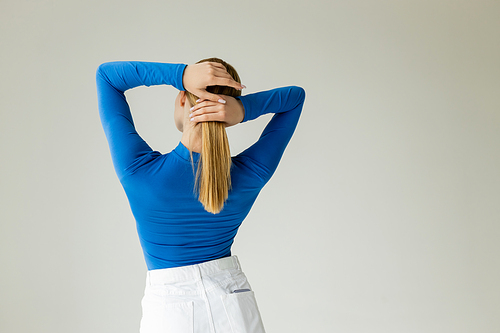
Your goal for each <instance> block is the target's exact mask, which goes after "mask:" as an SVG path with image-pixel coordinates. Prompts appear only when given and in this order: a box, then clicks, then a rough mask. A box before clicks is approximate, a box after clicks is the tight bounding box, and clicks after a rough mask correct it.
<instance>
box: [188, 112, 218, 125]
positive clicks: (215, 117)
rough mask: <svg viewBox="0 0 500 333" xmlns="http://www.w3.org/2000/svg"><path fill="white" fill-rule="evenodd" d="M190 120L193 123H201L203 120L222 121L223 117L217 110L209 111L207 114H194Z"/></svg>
mask: <svg viewBox="0 0 500 333" xmlns="http://www.w3.org/2000/svg"><path fill="white" fill-rule="evenodd" d="M191 121H192V122H194V123H202V122H205V121H220V122H223V121H224V117H223V115H222V114H221V113H219V112H214V113H209V114H202V115H200V116H196V117H193V118H191Z"/></svg>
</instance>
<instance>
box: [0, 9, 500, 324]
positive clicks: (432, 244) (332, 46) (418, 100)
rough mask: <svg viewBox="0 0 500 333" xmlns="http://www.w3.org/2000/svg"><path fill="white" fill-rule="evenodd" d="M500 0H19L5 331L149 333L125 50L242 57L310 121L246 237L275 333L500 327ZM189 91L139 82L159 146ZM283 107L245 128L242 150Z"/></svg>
mask: <svg viewBox="0 0 500 333" xmlns="http://www.w3.org/2000/svg"><path fill="white" fill-rule="evenodd" d="M499 14H500V4H499V2H498V1H478V0H474V1H472V0H470V1H439V0H438V1H436V0H432V1H395V0H392V1H391V0H387V1H359V0H358V1H347V0H344V1H319V0H316V1H248V2H242V1H211V2H208V1H176V2H172V1H140V2H139V1H123V0H120V1H102V0H99V1H97V0H90V1H89V0H88V1H48V0H47V1H26V0H16V1H14V0H2V1H1V2H0V45H1V50H2V52H1V60H2V61H1V62H0V73H1V77H0V82H1V83H0V84H1V87H0V88H1V89H0V91H1V98H0V107H1V113H0V136H1V142H0V149H1V151H0V154H1V172H0V195H1V210H0V228H1V229H0V267H1V274H0V331H1V332H95V333H97V332H138V328H139V320H140V316H141V308H140V300H141V297H142V293H143V289H144V280H145V274H146V266H145V263H144V260H143V257H142V252H141V249H140V246H139V242H138V239H137V235H136V231H135V222H134V220H133V217H132V214H131V212H130V209H129V207H128V202H127V199H126V197H125V194H124V192H123V190H122V188H121V186H120V184H119V181H118V179H117V177H116V176H115V174H114V170H113V167H112V164H111V158H110V155H109V151H108V147H107V143H106V140H105V137H104V134H103V131H102V128H101V125H100V121H99V118H98V112H97V97H96V89H95V70H96V68H97V66H98V65H99V64H100V63H102V62H106V61H113V60H143V61H163V62H173V63H179V62H182V63H194V62H196V61H197V60H199V59H202V58H206V57H211V56H217V57H220V58H223V59H225V60H226V61H228V62H229V63H231V64H232V65H234V66H235V67H236V68H237V69H238V71H239V73H240V76H241V77H242V81H243V83H244V84H246V85H247V87H248V89H246V93H250V92H255V91H259V90H265V89H271V88H275V87H278V86H285V85H299V86H302V87H304V89H305V90H306V93H307V97H306V102H305V106H304V111H303V116H302V118H301V120H300V123H299V126H298V128H297V131H296V133H295V135H294V137H293V139H292V141H291V143H290V145H289V147H288V148H287V151H286V153H285V156H284V158H283V160H282V162H281V164H280V166H279V168H278V170H277V172H276V174H275V176H274V177H273V179H272V180H271V181H270V183H269V184H268V185H266V187H265V188H264V190H263V191H262V193H261V195H260V197H259V199H258V200H257V202H256V204H255V206H254V208H253V209H252V211H251V213H250V215H249V217H248V218H247V219H246V220H245V221H244V222H243V225H242V227H241V229H240V232H239V234H238V236H237V237H236V240H235V244H234V246H233V254H236V255H238V256H239V258H240V260H241V263H242V266H243V269H244V271H246V273H247V276H248V278H249V281H250V283H251V284H252V287H253V289H254V290H255V292H256V297H257V300H258V302H259V307H260V310H261V313H262V317H263V319H264V323H265V326H266V328H267V331H268V332H346V333H347V332H371V333H375V332H384V333H388V332H398V333H400V332H426V333H429V332H439V333H443V332H453V333H459V332H482V333H487V332H499V331H500V317H499V316H498V313H499V312H500V287H499V283H498V281H500V270H499V267H500V256H499V253H500V252H499V250H500V244H499V241H498V240H499V236H500V224H499V221H500V204H499V203H500V175H499V170H500V94H499V91H500V80H499V77H500V66H499V60H498V59H500V20H499V17H500V15H499ZM176 93H177V91H176V90H175V88H172V87H167V86H160V87H151V88H145V87H141V88H136V89H134V90H131V91H129V92H128V93H127V97H128V100H129V103H130V104H131V107H132V111H133V115H134V118H135V121H136V125H137V127H138V130H139V132H140V133H141V135H142V136H143V138H145V139H146V141H148V143H149V144H150V145H151V146H152V147H153V148H154V149H157V150H159V151H161V152H168V151H170V150H171V149H173V148H174V147H175V146H176V145H177V143H178V141H179V140H180V133H178V132H177V131H176V129H175V126H174V123H173V103H174V99H175V95H176ZM268 119H269V118H268V117H264V118H262V119H259V120H256V121H254V122H250V123H247V124H243V125H240V126H236V127H234V128H231V129H230V130H229V135H230V140H231V145H232V151H233V153H234V154H236V153H238V152H239V151H241V150H243V149H244V148H246V147H247V146H248V145H250V144H251V143H252V142H254V140H256V138H257V137H258V135H259V134H260V131H261V130H262V129H263V127H264V125H265V123H266V122H267V121H268Z"/></svg>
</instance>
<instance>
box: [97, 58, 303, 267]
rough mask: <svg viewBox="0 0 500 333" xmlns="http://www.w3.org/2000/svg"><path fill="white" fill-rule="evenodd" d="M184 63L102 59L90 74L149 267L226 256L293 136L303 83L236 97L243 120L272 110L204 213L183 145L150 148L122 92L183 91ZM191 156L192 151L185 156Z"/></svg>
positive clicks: (193, 262) (233, 160)
mask: <svg viewBox="0 0 500 333" xmlns="http://www.w3.org/2000/svg"><path fill="white" fill-rule="evenodd" d="M186 66H187V65H185V64H168V63H154V62H139V61H117V62H107V63H103V64H102V65H100V66H99V68H98V69H97V72H96V84H97V96H98V105H99V115H100V118H101V123H102V126H103V128H104V132H105V135H106V138H107V140H108V144H109V148H110V151H111V156H112V160H113V165H114V167H115V171H116V174H117V175H118V178H119V179H120V182H121V184H122V186H123V188H124V190H125V193H126V195H127V198H128V201H129V203H130V207H131V210H132V213H133V215H134V217H135V220H136V226H137V232H138V235H139V240H140V243H141V246H142V249H143V252H144V257H145V260H146V265H147V267H148V269H149V270H153V269H161V268H170V267H178V266H186V265H193V264H198V263H202V262H205V261H208V260H214V259H219V258H223V257H227V256H230V255H231V245H232V244H233V240H234V237H235V236H236V233H237V231H238V228H239V227H240V225H241V223H242V222H243V220H244V219H245V217H246V216H247V214H248V213H249V211H250V209H251V207H252V205H253V203H254V202H255V199H256V198H257V195H258V194H259V192H260V190H261V189H262V187H263V186H264V185H265V184H266V183H267V182H268V181H269V179H270V178H271V176H272V175H273V173H274V171H275V170H276V168H277V167H278V163H279V161H280V159H281V156H282V155H283V152H284V151H285V148H286V146H287V144H288V142H289V141H290V138H291V137H292V135H293V132H294V130H295V127H296V125H297V123H298V120H299V117H300V113H301V111H302V106H303V104H304V100H305V91H304V89H302V88H300V87H296V86H289V87H282V88H276V89H272V90H268V91H262V92H258V93H253V94H248V95H245V96H241V97H238V99H240V100H241V102H242V104H243V107H244V110H245V116H244V119H243V122H245V121H249V120H252V119H256V118H258V117H259V116H261V115H263V114H268V113H274V116H273V117H272V119H271V120H270V121H269V123H268V125H267V126H266V128H265V129H264V131H263V133H262V134H261V136H260V138H259V139H258V141H257V142H255V143H254V144H253V145H252V146H250V147H249V148H247V149H246V150H245V151H243V152H242V153H240V154H238V155H236V156H234V157H232V163H233V164H232V168H231V183H232V189H231V190H230V192H229V197H228V199H227V201H226V202H225V204H224V208H223V209H222V211H221V212H220V213H218V214H212V213H208V212H207V211H205V209H204V208H203V205H202V204H201V203H200V202H199V201H198V198H197V196H196V194H195V193H194V191H193V189H194V174H193V168H192V165H191V159H190V154H189V150H188V149H187V148H186V147H184V145H183V144H182V143H179V144H178V145H177V147H176V148H175V149H174V150H172V151H171V152H169V153H166V154H161V153H160V152H158V151H155V150H153V149H152V148H151V147H150V146H149V145H148V144H147V143H146V141H144V140H143V139H142V138H141V137H140V135H139V134H138V133H137V131H136V129H135V126H134V122H133V119H132V114H131V112H130V108H129V105H128V103H127V100H126V97H125V94H124V92H125V91H126V90H128V89H131V88H134V87H138V86H151V85H163V84H165V85H172V86H174V87H175V88H177V89H179V90H185V89H184V86H183V84H182V76H183V73H184V69H185V67H186ZM198 158H199V154H198V153H195V152H193V160H194V163H195V170H196V163H197V161H198Z"/></svg>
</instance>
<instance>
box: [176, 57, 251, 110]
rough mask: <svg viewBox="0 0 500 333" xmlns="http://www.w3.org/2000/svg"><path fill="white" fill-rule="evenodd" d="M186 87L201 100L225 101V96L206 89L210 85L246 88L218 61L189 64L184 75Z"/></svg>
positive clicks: (183, 79) (183, 81)
mask: <svg viewBox="0 0 500 333" xmlns="http://www.w3.org/2000/svg"><path fill="white" fill-rule="evenodd" d="M182 84H183V85H184V88H185V89H186V90H187V91H189V92H190V93H192V94H193V95H195V96H198V97H199V98H200V99H201V100H204V99H206V100H210V101H214V102H219V103H225V100H224V97H223V96H219V95H216V94H212V93H209V92H208V91H206V88H207V87H208V86H228V87H233V88H235V89H237V90H241V89H243V88H245V86H244V85H242V84H240V83H238V82H236V81H235V80H234V79H233V78H232V77H231V75H229V73H228V72H227V71H226V68H225V67H224V65H223V64H220V63H218V62H201V63H199V64H194V65H188V66H187V67H186V69H185V70H184V75H183V77H182Z"/></svg>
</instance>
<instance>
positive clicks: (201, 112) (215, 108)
mask: <svg viewBox="0 0 500 333" xmlns="http://www.w3.org/2000/svg"><path fill="white" fill-rule="evenodd" d="M219 105H220V103H219ZM221 111H222V110H221V107H220V106H216V105H214V106H206V107H204V108H202V109H199V110H196V111H193V112H191V113H190V114H189V118H193V117H196V116H201V115H204V114H211V113H217V112H221Z"/></svg>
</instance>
